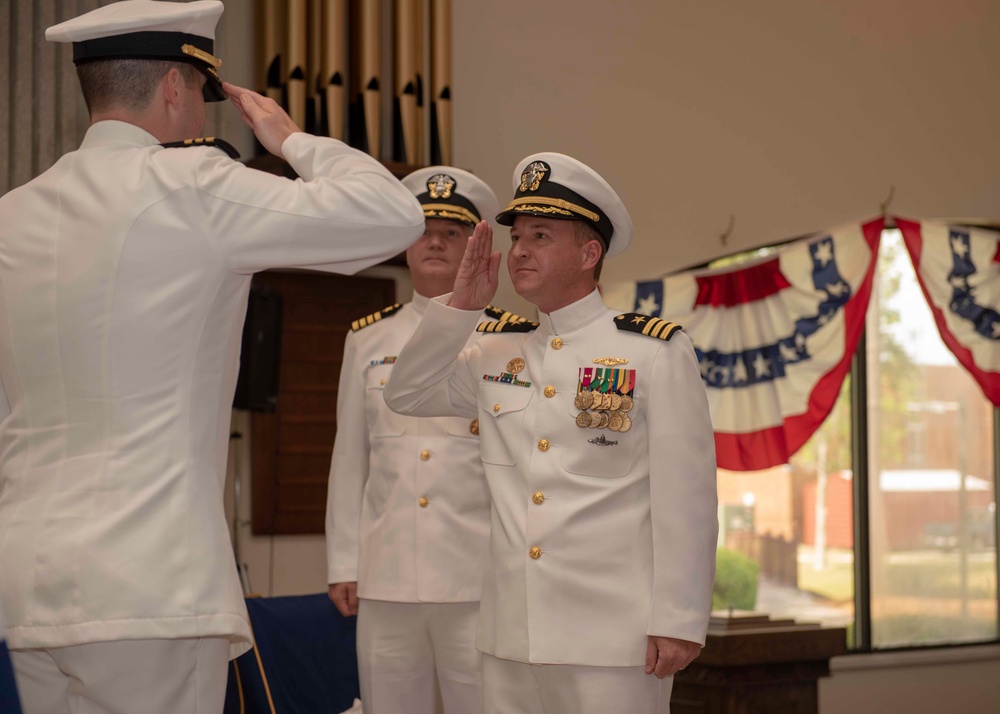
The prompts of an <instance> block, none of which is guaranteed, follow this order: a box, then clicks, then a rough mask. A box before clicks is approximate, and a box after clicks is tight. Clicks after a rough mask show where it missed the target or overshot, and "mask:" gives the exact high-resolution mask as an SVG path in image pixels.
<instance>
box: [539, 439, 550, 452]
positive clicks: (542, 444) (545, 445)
mask: <svg viewBox="0 0 1000 714" xmlns="http://www.w3.org/2000/svg"><path fill="white" fill-rule="evenodd" d="M538 450H539V451H548V450H549V440H548V439H539V441H538Z"/></svg>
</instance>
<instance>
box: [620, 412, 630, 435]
mask: <svg viewBox="0 0 1000 714" xmlns="http://www.w3.org/2000/svg"><path fill="white" fill-rule="evenodd" d="M622 418H623V419H624V420H625V423H624V424H622V428H621V429H619V430H618V431H620V432H623V433H624V432H626V431H628V430H629V429H631V428H632V420H631V419H629V416H628V414H626V415H625V416H624V417H622Z"/></svg>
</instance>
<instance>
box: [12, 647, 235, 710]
mask: <svg viewBox="0 0 1000 714" xmlns="http://www.w3.org/2000/svg"><path fill="white" fill-rule="evenodd" d="M10 658H11V661H12V662H13V664H14V678H15V680H16V681H17V688H18V691H19V693H20V695H21V703H22V707H23V709H24V714H139V713H140V712H141V714H180V713H181V712H183V714H220V712H222V705H223V703H224V701H225V698H226V676H227V670H226V668H227V666H228V663H229V639H228V638H225V637H204V638H198V639H176V640H116V641H113V642H93V643H90V644H85V645H74V646H72V647H53V648H50V649H31V650H11V653H10Z"/></svg>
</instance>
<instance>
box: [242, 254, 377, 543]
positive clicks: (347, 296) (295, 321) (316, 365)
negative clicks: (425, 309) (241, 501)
mask: <svg viewBox="0 0 1000 714" xmlns="http://www.w3.org/2000/svg"><path fill="white" fill-rule="evenodd" d="M254 284H255V285H259V286H261V287H267V288H270V289H271V290H273V291H274V292H276V293H277V294H279V295H280V296H281V298H282V326H281V364H280V378H279V388H278V401H277V408H276V409H275V412H274V413H273V414H260V413H254V414H253V415H252V418H251V434H252V438H253V444H252V454H253V463H252V467H251V473H252V479H253V489H252V501H253V504H252V522H253V532H254V533H255V534H291V533H322V532H323V528H324V524H325V520H326V518H325V513H326V484H327V476H328V474H329V470H330V454H331V453H332V451H333V439H334V436H335V435H336V432H337V420H336V411H337V382H338V380H339V379H340V368H341V364H342V362H343V356H344V338H345V337H346V335H347V332H348V330H349V327H350V324H351V322H352V321H353V320H356V319H357V318H359V317H362V316H364V315H367V314H369V313H372V312H375V311H376V310H379V309H381V308H383V307H385V306H386V305H391V304H392V303H393V302H394V296H395V292H396V287H395V283H394V282H393V281H392V280H386V279H380V278H355V277H344V276H340V275H320V274H316V273H282V272H266V273H260V274H259V275H257V276H255V277H254Z"/></svg>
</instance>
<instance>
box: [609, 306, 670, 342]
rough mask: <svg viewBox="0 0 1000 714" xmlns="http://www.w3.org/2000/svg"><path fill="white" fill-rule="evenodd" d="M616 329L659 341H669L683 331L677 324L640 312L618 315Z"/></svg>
mask: <svg viewBox="0 0 1000 714" xmlns="http://www.w3.org/2000/svg"><path fill="white" fill-rule="evenodd" d="M615 327H617V328H618V329H619V330H625V331H627V332H636V333H638V334H640V335H645V336H646V337H654V338H656V339H658V340H669V339H670V338H671V337H673V336H674V333H675V332H677V331H678V330H681V329H683V328H682V327H681V326H680V325H678V324H677V323H676V322H670V321H669V320H661V319H660V318H658V317H650V316H649V315H642V314H640V313H638V312H626V313H624V314H623V315H618V316H617V317H616V318H615Z"/></svg>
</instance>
